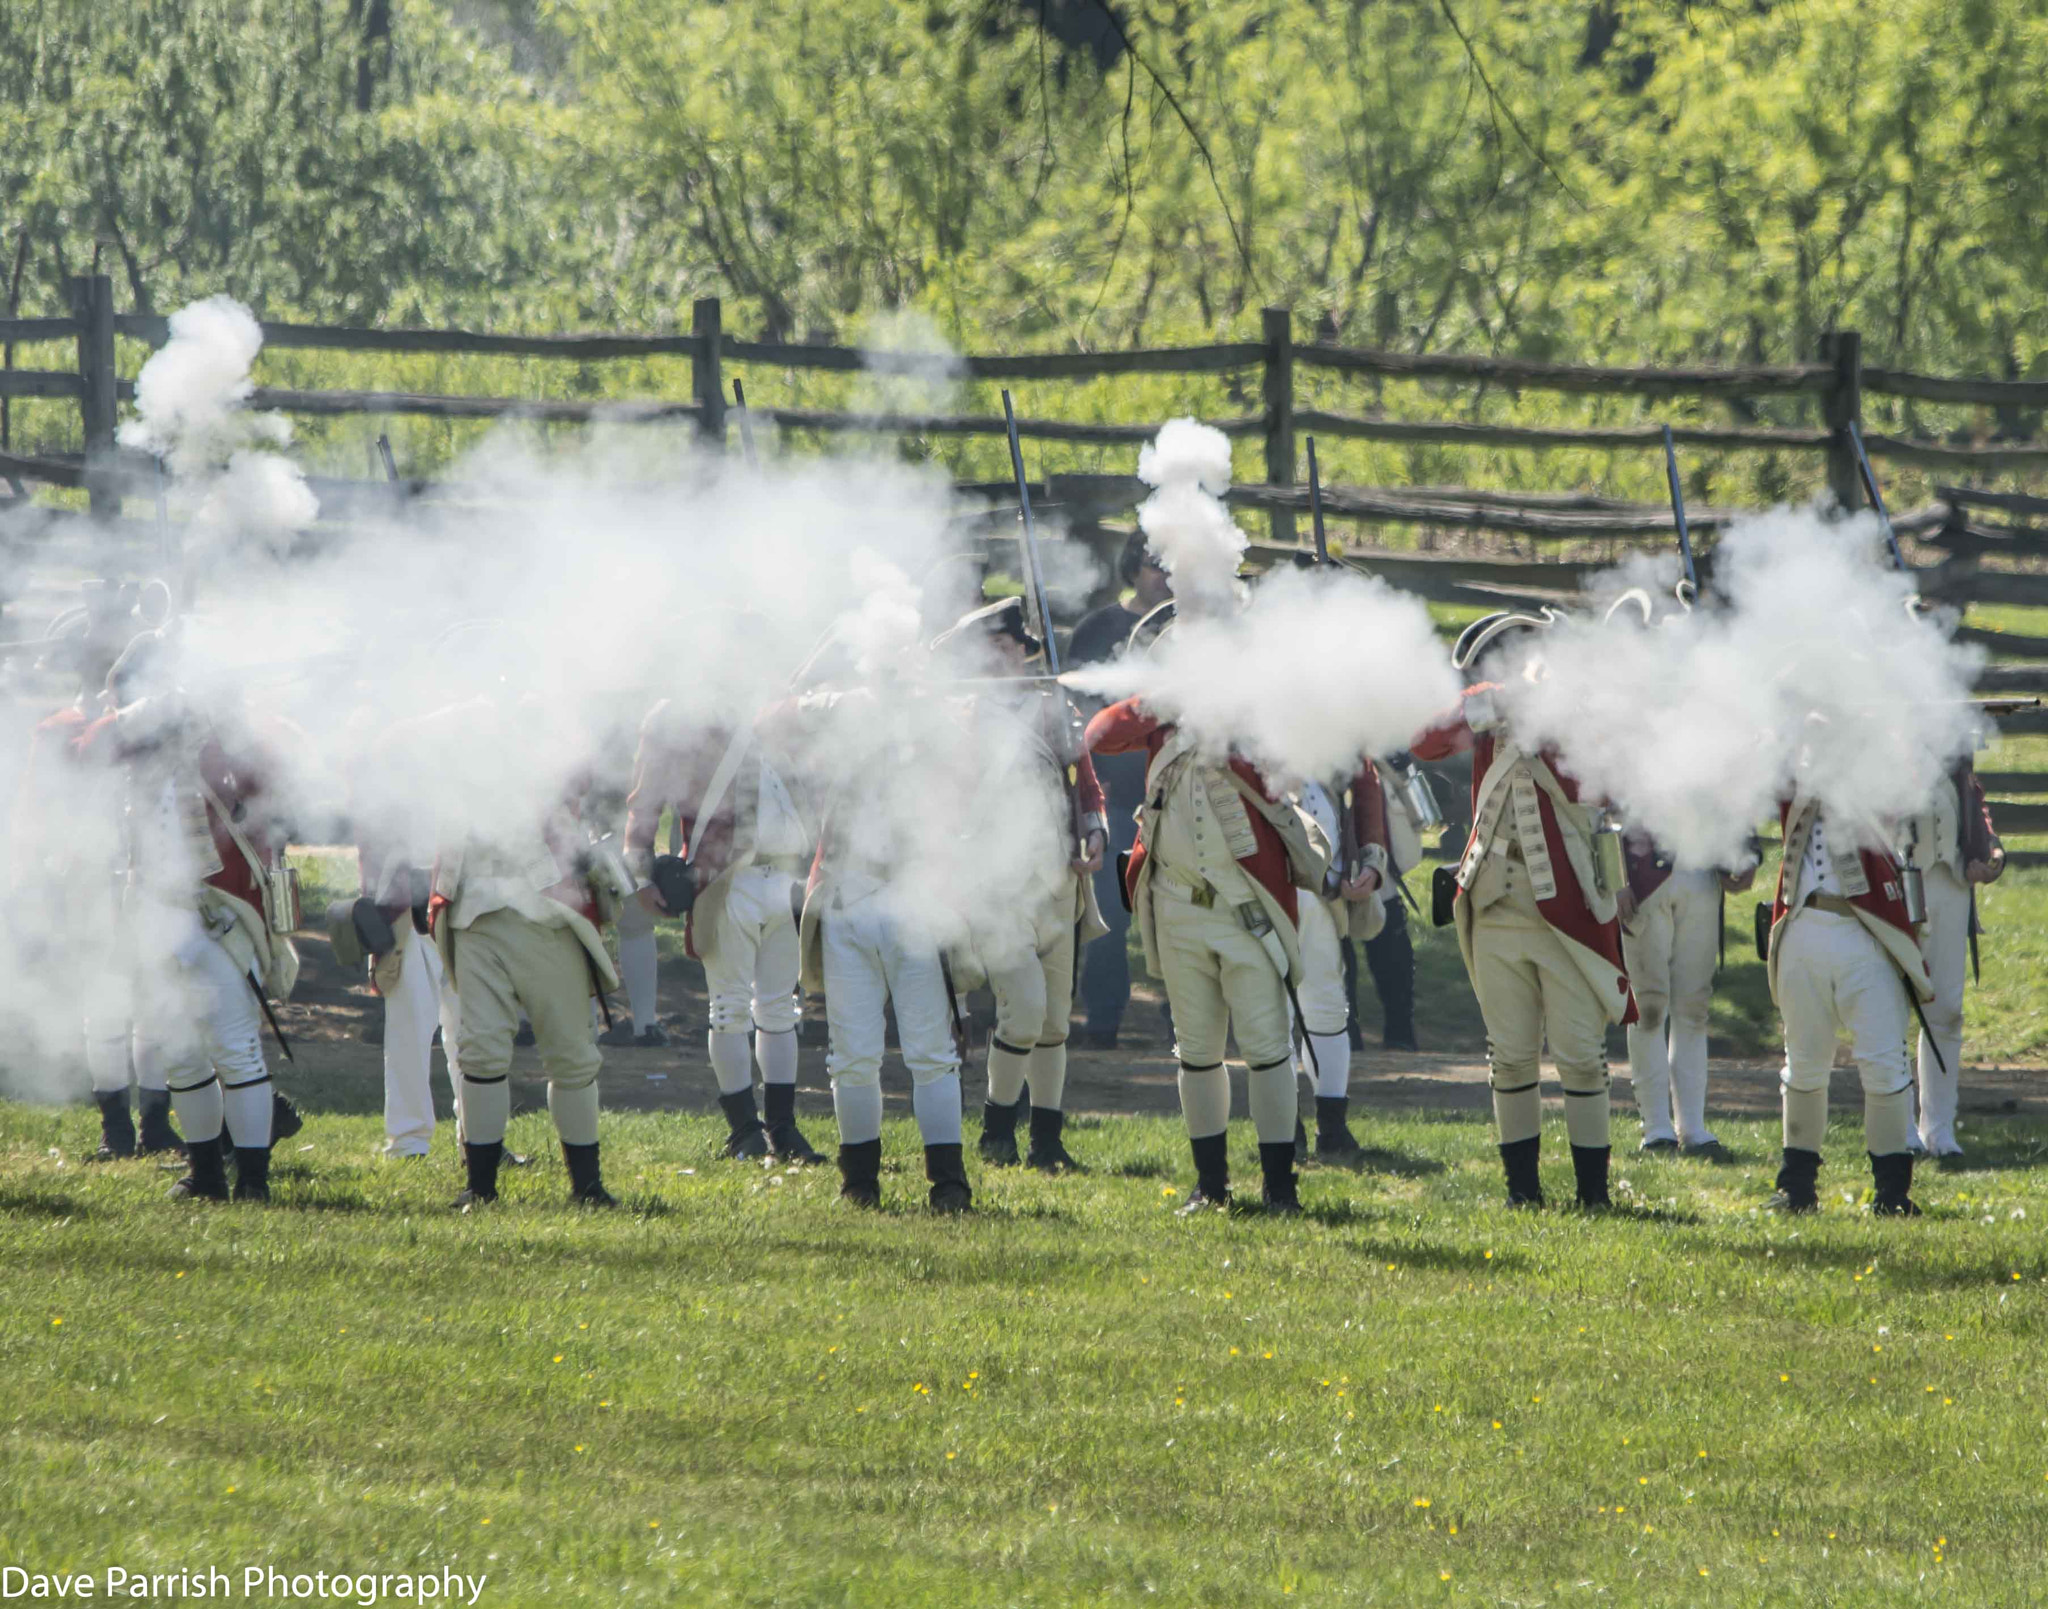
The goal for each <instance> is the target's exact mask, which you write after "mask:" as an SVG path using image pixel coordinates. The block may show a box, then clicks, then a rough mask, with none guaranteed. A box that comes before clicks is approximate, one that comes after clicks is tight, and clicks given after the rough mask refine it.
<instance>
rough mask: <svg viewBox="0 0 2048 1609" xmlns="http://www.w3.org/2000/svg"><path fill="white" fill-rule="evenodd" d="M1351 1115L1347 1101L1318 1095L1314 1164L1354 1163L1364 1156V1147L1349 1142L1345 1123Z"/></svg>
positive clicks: (1347, 1128) (1351, 1140)
mask: <svg viewBox="0 0 2048 1609" xmlns="http://www.w3.org/2000/svg"><path fill="white" fill-rule="evenodd" d="M1350 1114H1351V1101H1350V1098H1349V1097H1348V1096H1344V1095H1318V1096H1317V1097H1316V1160H1317V1161H1318V1162H1337V1163H1345V1162H1356V1161H1357V1160H1358V1159H1359V1158H1360V1157H1362V1156H1364V1155H1365V1147H1364V1146H1362V1145H1360V1144H1359V1143H1358V1141H1357V1140H1355V1139H1354V1138H1352V1134H1351V1125H1350V1123H1349V1122H1348V1121H1347V1119H1348V1118H1349V1117H1350Z"/></svg>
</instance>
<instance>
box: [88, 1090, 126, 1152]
mask: <svg viewBox="0 0 2048 1609" xmlns="http://www.w3.org/2000/svg"><path fill="white" fill-rule="evenodd" d="M93 1101H94V1102H95V1103H96V1104H97V1105H98V1107H99V1109H100V1146H99V1149H98V1150H97V1151H95V1152H93V1154H92V1155H91V1156H90V1157H88V1158H87V1160H88V1161H91V1162H125V1161H127V1160H128V1158H130V1157H131V1156H133V1155H135V1119H134V1117H133V1116H131V1115H130V1113H129V1111H128V1091H127V1090H126V1089H118V1090H109V1091H107V1092H106V1093H105V1094H103V1095H95V1096H93Z"/></svg>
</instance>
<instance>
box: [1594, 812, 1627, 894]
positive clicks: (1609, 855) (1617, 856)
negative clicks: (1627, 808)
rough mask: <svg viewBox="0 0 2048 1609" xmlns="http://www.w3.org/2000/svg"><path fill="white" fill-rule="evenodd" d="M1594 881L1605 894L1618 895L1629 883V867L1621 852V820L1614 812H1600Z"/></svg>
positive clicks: (1595, 849) (1595, 828)
mask: <svg viewBox="0 0 2048 1609" xmlns="http://www.w3.org/2000/svg"><path fill="white" fill-rule="evenodd" d="M1593 880H1594V881H1595V882H1596V883H1598V884H1599V885H1600V892H1601V893H1603V894H1618V893H1620V892H1621V890H1622V887H1623V885H1624V884H1626V883H1627V881H1628V865H1627V861H1626V859H1625V858H1624V856H1623V855H1622V851H1621V818H1620V817H1618V816H1616V815H1615V814H1614V813H1613V812H1612V811H1609V810H1603V811H1601V812H1600V820H1599V823H1598V825H1596V826H1595V827H1594V829H1593Z"/></svg>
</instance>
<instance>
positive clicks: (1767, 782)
mask: <svg viewBox="0 0 2048 1609" xmlns="http://www.w3.org/2000/svg"><path fill="white" fill-rule="evenodd" d="M1882 552H1883V550H1882V547H1881V545H1880V537H1879V532H1878V526H1877V522H1876V519H1875V517H1874V516H1871V515H1862V516H1859V517H1857V518H1855V519H1852V520H1848V521H1840V522H1830V521H1827V520H1823V519H1822V518H1820V517H1819V516H1818V515H1817V514H1814V513H1812V512H1809V511H1803V510H1792V509H1784V508H1780V509H1775V510H1772V511H1771V512H1770V513H1767V514H1763V515H1759V516H1757V517H1755V518H1752V519H1746V520H1743V521H1740V522H1739V523H1737V524H1736V525H1734V526H1733V527H1731V528H1730V529H1729V531H1728V532H1727V533H1726V535H1724V536H1723V538H1722V539H1721V542H1720V545H1719V547H1718V549H1717V550H1716V554H1715V584H1716V589H1717V595H1716V597H1715V598H1714V599H1712V600H1710V602H1709V603H1707V604H1705V605H1703V606H1702V607H1701V608H1699V609H1696V610H1695V611H1694V612H1693V613H1691V614H1690V615H1684V614H1675V613H1674V614H1669V615H1667V616H1666V617H1665V618H1664V619H1663V620H1662V621H1661V622H1660V623H1659V624H1657V625H1654V626H1652V627H1649V628H1647V629H1645V628H1643V627H1641V626H1639V625H1636V624H1634V623H1633V622H1634V620H1636V619H1639V618H1640V617H1639V616H1635V615H1632V614H1631V615H1626V616H1625V615H1619V614H1618V615H1617V616H1616V618H1615V621H1614V622H1613V623H1612V624H1608V623H1606V622H1604V621H1603V620H1602V619H1600V618H1599V617H1598V616H1594V617H1590V618H1587V617H1580V618H1575V619H1574V620H1572V621H1571V622H1570V623H1568V624H1566V625H1564V626H1562V627H1559V628H1557V629H1554V630H1553V631H1551V632H1550V633H1548V634H1547V635H1546V636H1545V637H1544V638H1543V639H1542V641H1541V642H1540V644H1536V645H1532V647H1531V649H1530V656H1529V657H1528V659H1527V660H1526V662H1525V665H1524V671H1523V672H1521V673H1510V674H1509V675H1508V676H1507V677H1506V688H1507V691H1506V693H1505V695H1504V698H1503V703H1504V706H1505V708H1506V710H1507V713H1508V716H1509V720H1510V724H1511V727H1512V729H1513V730H1514V732H1515V734H1516V736H1517V738H1518V739H1519V740H1520V741H1522V742H1523V743H1524V744H1525V745H1538V744H1545V743H1548V744H1554V745H1555V746H1556V747H1557V748H1558V750H1559V752H1560V754H1561V756H1562V760H1563V763H1564V765H1565V767H1566V769H1568V770H1569V771H1570V772H1571V773H1572V774H1573V775H1574V776H1576V777H1577V778H1578V779H1579V781H1580V782H1581V784H1582V785H1583V786H1584V788H1585V789H1586V790H1587V792H1588V793H1589V795H1594V796H1602V795H1604V796H1606V797H1607V798H1609V799H1611V800H1612V801H1613V802H1614V803H1615V804H1616V805H1617V806H1618V807H1619V808H1620V809H1621V811H1622V812H1623V813H1624V814H1625V815H1626V816H1627V817H1628V818H1629V819H1630V820H1631V821H1633V822H1635V823H1637V824H1639V825H1641V826H1643V827H1645V828H1647V829H1648V830H1649V831H1651V832H1652V833H1654V834H1655V835H1656V837H1657V838H1658V839H1659V840H1660V841H1661V842H1662V843H1663V844H1664V845H1665V847H1666V848H1668V849H1669V850H1671V851H1672V852H1673V853H1675V854H1677V855H1678V856H1679V857H1680V858H1681V859H1684V860H1686V861H1689V862H1690V863H1692V864H1694V865H1699V866H1707V865H1715V864H1721V865H1729V864H1734V863H1736V862H1738V861H1739V860H1740V859H1741V858H1742V853H1743V843H1744V840H1745V838H1746V836H1747V834H1748V833H1749V832H1750V831H1751V830H1752V828H1753V827H1754V826H1756V825H1757V824H1758V823H1760V822H1763V821H1764V820H1765V819H1766V818H1768V817H1771V816H1773V815H1774V814H1775V812H1776V809H1777V801H1778V799H1779V797H1780V795H1781V794H1783V793H1785V792H1787V791H1788V790H1790V789H1792V788H1794V787H1797V788H1798V789H1800V790H1801V791H1803V792H1805V793H1808V794H1811V795H1813V796H1816V797H1818V798H1819V799H1820V800H1821V802H1822V803H1823V805H1824V806H1826V808H1827V809H1828V810H1829V811H1830V812H1831V813H1833V814H1835V815H1836V816H1838V817H1839V818H1840V819H1842V820H1845V821H1851V822H1855V823H1858V824H1859V826H1860V829H1861V830H1862V831H1864V832H1866V833H1868V834H1871V835H1873V836H1876V835H1881V834H1882V831H1883V823H1884V822H1885V820H1886V819H1887V818H1890V817H1896V816H1898V815H1902V814H1905V813H1907V812H1910V811H1913V810H1917V809H1919V808H1921V806H1922V804H1923V803H1924V801H1925V800H1926V798H1927V796H1928V795H1929V793H1930V792H1931V791H1932V789H1933V788H1934V786H1935V785H1936V783H1937V782H1938V781H1939V779H1940V776H1941V773H1942V771H1943V769H1944V767H1945V766H1947V765H1948V764H1949V763H1951V762H1952V761H1953V760H1954V759H1955V758H1957V757H1958V756H1960V755H1962V754H1964V753H1967V752H1968V751H1969V750H1970V748H1971V747H1972V746H1973V745H1974V743H1975V741H1976V735H1977V728H1978V717H1977V715H1976V713H1975V711H1974V710H1973V709H1972V708H1971V707H1970V705H1969V704H1968V702H1967V700H1968V697H1969V692H1970V687H1971V684H1972V681H1973V680H1974V678H1975V675H1976V671H1977V668H1978V666H1979V664H1980V662H1981V657H1982V656H1981V655H1980V654H1978V653H1977V652H1976V651H1974V650H1971V649H1966V648H1961V647H1958V646H1956V645H1955V644H1953V643H1950V642H1948V641H1947V640H1946V639H1945V638H1944V636H1943V634H1942V632H1941V630H1940V629H1939V627H1938V626H1937V625H1936V624H1935V623H1933V622H1932V621H1931V620H1928V619H1926V618H1923V617H1917V616H1909V615H1908V613H1907V609H1906V600H1907V598H1908V597H1909V596H1910V594H1911V590H1912V585H1911V581H1910V579H1909V578H1908V577H1906V576H1904V575H1902V574H1900V573H1898V572H1897V571H1894V570H1891V569H1889V568H1887V567H1885V565H1884V563H1883V559H1882Z"/></svg>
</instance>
